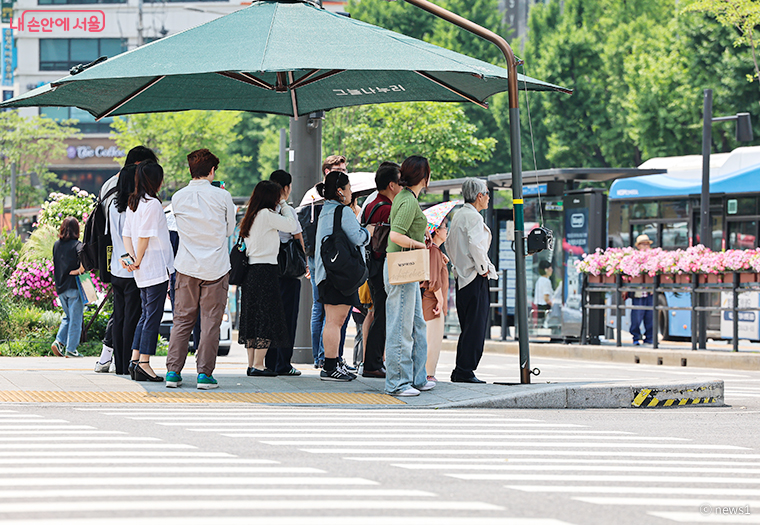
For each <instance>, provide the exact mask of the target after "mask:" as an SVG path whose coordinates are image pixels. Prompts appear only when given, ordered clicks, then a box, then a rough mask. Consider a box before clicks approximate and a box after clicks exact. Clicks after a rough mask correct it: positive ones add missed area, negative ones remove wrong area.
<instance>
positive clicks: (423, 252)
mask: <svg viewBox="0 0 760 525" xmlns="http://www.w3.org/2000/svg"><path fill="white" fill-rule="evenodd" d="M429 280H430V250H428V249H427V248H421V249H419V250H406V251H402V252H389V253H388V282H389V283H390V284H406V283H419V282H422V281H429Z"/></svg>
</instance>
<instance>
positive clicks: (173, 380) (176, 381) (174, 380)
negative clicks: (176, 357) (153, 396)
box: [166, 372, 182, 388]
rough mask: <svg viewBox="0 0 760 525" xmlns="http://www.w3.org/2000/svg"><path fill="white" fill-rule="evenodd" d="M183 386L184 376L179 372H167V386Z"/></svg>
mask: <svg viewBox="0 0 760 525" xmlns="http://www.w3.org/2000/svg"><path fill="white" fill-rule="evenodd" d="M178 386H182V376H181V375H179V374H178V373H177V372H167V373H166V388H177V387H178Z"/></svg>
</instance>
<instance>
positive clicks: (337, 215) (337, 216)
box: [332, 204, 345, 234]
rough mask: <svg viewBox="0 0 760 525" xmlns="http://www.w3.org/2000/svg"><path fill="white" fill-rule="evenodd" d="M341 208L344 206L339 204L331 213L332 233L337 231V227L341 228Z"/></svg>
mask: <svg viewBox="0 0 760 525" xmlns="http://www.w3.org/2000/svg"><path fill="white" fill-rule="evenodd" d="M343 208H345V206H343V205H342V204H339V205H338V207H337V208H335V212H334V213H333V231H332V232H333V234H334V233H335V232H337V231H338V229H339V228H340V229H343V227H342V226H341V220H342V219H343Z"/></svg>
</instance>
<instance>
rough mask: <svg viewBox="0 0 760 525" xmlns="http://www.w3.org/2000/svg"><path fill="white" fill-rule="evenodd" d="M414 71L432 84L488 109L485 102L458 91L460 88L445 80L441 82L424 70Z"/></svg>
mask: <svg viewBox="0 0 760 525" xmlns="http://www.w3.org/2000/svg"><path fill="white" fill-rule="evenodd" d="M415 73H417V74H418V75H420V76H422V77H425V78H426V79H428V80H429V81H431V82H433V83H434V84H438V85H439V86H441V87H442V88H444V89H448V90H449V91H451V92H452V93H454V94H456V95H459V96H460V97H462V98H463V99H465V100H467V101H469V102H472V103H473V104H477V105H478V106H480V107H481V108H485V109H488V104H486V103H485V102H481V101H479V100H478V99H476V98H474V97H471V96H470V95H468V94H467V93H464V92H462V91H460V90H458V89H456V88H454V87H451V86H449V85H448V84H446V83H445V82H443V81H441V80H438V79H437V78H435V77H434V76H433V75H430V74H428V73H425V72H424V71H415Z"/></svg>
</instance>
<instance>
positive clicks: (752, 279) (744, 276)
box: [739, 272, 760, 283]
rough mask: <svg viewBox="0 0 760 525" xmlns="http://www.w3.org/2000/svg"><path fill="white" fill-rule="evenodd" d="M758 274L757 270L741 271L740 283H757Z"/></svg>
mask: <svg viewBox="0 0 760 525" xmlns="http://www.w3.org/2000/svg"><path fill="white" fill-rule="evenodd" d="M758 275H760V274H757V273H755V272H739V282H740V283H756V282H758V281H757V278H758Z"/></svg>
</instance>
